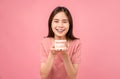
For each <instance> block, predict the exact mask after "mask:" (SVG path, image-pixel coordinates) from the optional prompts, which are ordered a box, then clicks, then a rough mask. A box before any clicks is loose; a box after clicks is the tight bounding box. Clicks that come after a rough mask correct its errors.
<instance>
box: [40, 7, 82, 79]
mask: <svg viewBox="0 0 120 79" xmlns="http://www.w3.org/2000/svg"><path fill="white" fill-rule="evenodd" d="M48 29H49V31H48V36H47V37H46V38H44V39H43V41H42V42H41V44H40V75H41V79H76V76H77V72H78V67H79V63H80V46H81V45H80V40H79V39H78V38H76V37H74V36H73V33H72V30H73V21H72V16H71V14H70V12H69V10H68V9H67V8H66V7H60V6H59V7H56V8H55V9H54V10H53V11H52V13H51V15H50V17H49V21H48ZM55 40H66V41H65V42H64V43H62V44H61V45H62V46H63V47H65V49H60V50H57V48H56V47H55ZM58 46H59V45H58ZM58 48H59V47H58Z"/></svg>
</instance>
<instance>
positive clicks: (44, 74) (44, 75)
mask: <svg viewBox="0 0 120 79" xmlns="http://www.w3.org/2000/svg"><path fill="white" fill-rule="evenodd" d="M53 62H54V56H53V55H52V54H51V53H49V56H48V59H47V61H46V62H45V63H41V66H40V74H41V79H48V76H49V74H50V71H51V69H52V66H53Z"/></svg>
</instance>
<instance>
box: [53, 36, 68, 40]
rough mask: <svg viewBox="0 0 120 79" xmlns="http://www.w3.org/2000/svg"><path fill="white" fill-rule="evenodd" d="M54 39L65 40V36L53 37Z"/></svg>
mask: <svg viewBox="0 0 120 79" xmlns="http://www.w3.org/2000/svg"><path fill="white" fill-rule="evenodd" d="M54 39H55V40H66V37H56V36H55V37H54Z"/></svg>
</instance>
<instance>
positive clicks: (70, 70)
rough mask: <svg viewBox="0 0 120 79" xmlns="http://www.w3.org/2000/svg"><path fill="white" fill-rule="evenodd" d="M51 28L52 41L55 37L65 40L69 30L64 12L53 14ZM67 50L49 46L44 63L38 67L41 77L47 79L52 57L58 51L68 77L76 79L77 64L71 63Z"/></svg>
mask: <svg viewBox="0 0 120 79" xmlns="http://www.w3.org/2000/svg"><path fill="white" fill-rule="evenodd" d="M52 30H53V32H54V34H55V37H54V38H53V39H52V40H53V41H54V40H56V39H57V40H66V33H67V32H68V30H69V22H68V18H67V16H66V15H65V13H64V12H59V13H57V14H56V15H55V16H54V18H53V21H52ZM67 43H69V42H66V44H65V46H66V48H67V47H68V46H67V45H68V44H67ZM67 52H68V51H67V49H66V50H56V49H55V48H54V44H53V45H52V47H51V48H50V52H49V55H48V59H47V61H46V62H45V63H42V64H41V67H40V72H41V78H42V79H48V77H49V74H50V71H51V69H52V66H53V62H54V58H55V57H56V56H57V54H58V53H60V54H61V58H62V60H63V63H64V66H65V70H66V72H67V75H68V78H69V79H76V76H77V71H78V67H79V65H78V64H72V62H71V60H70V57H69V55H68V53H67Z"/></svg>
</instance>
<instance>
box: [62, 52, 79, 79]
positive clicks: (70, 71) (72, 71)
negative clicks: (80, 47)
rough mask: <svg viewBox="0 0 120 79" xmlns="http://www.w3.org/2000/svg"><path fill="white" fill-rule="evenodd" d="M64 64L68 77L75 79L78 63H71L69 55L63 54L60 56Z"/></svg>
mask: <svg viewBox="0 0 120 79" xmlns="http://www.w3.org/2000/svg"><path fill="white" fill-rule="evenodd" d="M62 59H63V62H64V66H65V69H66V72H67V75H68V78H69V79H76V76H77V72H78V67H79V65H78V64H72V62H71V60H70V57H69V56H68V55H67V54H65V55H63V56H62Z"/></svg>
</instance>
